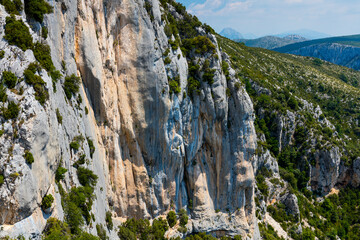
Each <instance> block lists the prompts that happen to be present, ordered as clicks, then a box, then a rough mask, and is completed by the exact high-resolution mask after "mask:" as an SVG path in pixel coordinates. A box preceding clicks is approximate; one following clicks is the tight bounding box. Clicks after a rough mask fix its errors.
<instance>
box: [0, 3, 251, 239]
mask: <svg viewBox="0 0 360 240" xmlns="http://www.w3.org/2000/svg"><path fill="white" fill-rule="evenodd" d="M51 4H53V7H54V11H53V13H52V14H48V15H46V16H45V20H44V25H45V26H46V27H47V28H48V37H47V39H46V40H41V37H40V34H39V33H40V29H41V26H40V25H39V23H36V22H31V23H30V24H31V26H32V27H31V30H30V32H31V34H32V36H33V39H34V42H35V41H36V40H38V41H45V42H46V43H47V44H49V46H50V48H51V57H52V60H53V62H54V65H55V67H56V68H57V69H62V68H63V70H62V74H63V75H64V76H68V75H71V74H76V75H78V76H81V80H82V85H81V90H80V96H81V99H83V101H78V99H79V97H78V98H77V100H76V99H75V98H72V99H71V100H70V101H68V100H67V99H66V97H65V94H64V91H63V88H62V83H63V82H64V79H63V78H62V79H61V80H60V81H59V82H57V83H55V85H54V86H55V87H56V89H57V90H56V92H55V91H54V86H53V85H52V81H51V78H50V77H49V76H48V75H47V73H46V71H45V70H41V71H40V72H39V74H40V75H41V76H42V78H43V80H44V81H45V82H46V89H47V90H48V92H49V95H50V96H49V100H48V101H47V102H46V103H45V104H44V105H41V104H39V102H38V101H36V100H35V97H34V90H33V88H32V87H31V86H29V85H28V84H26V83H25V82H21V83H19V84H18V85H17V86H16V88H15V89H16V90H20V89H23V93H22V94H19V93H18V92H17V91H13V92H11V91H10V90H8V91H7V94H8V98H9V99H11V100H12V101H15V102H16V103H18V104H19V106H20V107H21V113H20V115H19V117H17V119H14V120H13V121H12V123H11V122H5V120H2V122H3V123H4V124H3V125H2V127H1V129H2V130H4V135H2V136H1V138H0V141H1V143H2V144H1V158H0V159H1V164H0V165H1V172H2V173H4V179H5V184H3V185H2V186H1V188H0V193H1V194H0V197H1V201H0V205H1V208H0V209H1V210H0V212H1V213H0V221H1V224H2V226H3V230H4V231H2V232H1V233H0V234H2V235H7V234H9V235H11V236H17V235H19V234H23V235H24V236H25V237H28V236H30V235H32V236H35V237H36V236H39V235H40V233H41V231H42V229H43V227H44V225H45V222H46V219H47V218H48V217H49V215H44V214H42V213H41V209H40V204H41V199H42V198H43V197H44V196H45V195H46V194H48V193H52V194H53V195H54V196H55V208H54V210H53V211H52V213H51V216H55V217H58V218H60V219H62V218H63V209H62V207H61V204H60V202H61V197H60V195H59V189H58V187H57V186H56V184H55V180H54V175H55V171H56V169H57V168H58V166H59V164H60V166H62V167H65V168H66V169H67V170H68V172H67V173H66V174H65V180H64V181H62V183H61V184H62V186H63V187H64V188H65V190H66V189H67V190H69V189H70V188H71V187H72V186H76V185H79V182H78V179H77V177H76V169H75V168H74V167H73V164H74V163H75V162H76V161H77V160H78V159H79V157H80V156H81V155H83V154H85V155H86V158H87V159H89V161H88V163H87V164H86V166H87V167H88V168H89V169H92V170H93V171H94V173H96V174H97V175H98V177H99V181H98V184H97V185H96V188H95V195H96V200H95V202H94V205H93V209H92V212H93V213H94V214H95V220H94V224H93V227H88V231H90V232H92V233H94V234H95V228H94V226H95V224H97V223H99V224H102V223H104V219H105V212H106V211H108V210H109V209H110V211H111V212H112V216H113V218H114V219H115V220H116V219H118V220H119V221H118V222H117V223H120V222H121V220H122V219H126V218H130V217H136V218H150V219H151V218H155V217H157V216H161V215H165V214H166V213H167V212H168V211H169V210H179V209H181V208H185V209H186V210H187V211H188V214H189V215H190V218H191V221H190V222H189V224H188V229H189V232H191V231H194V232H199V231H205V232H212V233H214V234H216V233H219V234H220V233H227V234H230V235H235V234H240V235H242V236H253V235H254V232H255V229H256V228H257V224H256V220H255V206H254V196H253V194H254V170H253V167H252V162H253V161H254V158H253V157H254V153H255V148H256V134H255V129H254V125H253V121H254V113H253V106H252V102H251V100H250V98H249V96H248V94H247V93H246V91H245V90H244V88H243V87H238V86H237V85H236V87H235V84H236V83H237V82H239V80H238V79H237V78H236V76H235V72H234V70H232V69H231V68H229V69H224V70H226V71H228V73H227V74H226V76H225V74H224V72H223V68H222V62H228V63H230V62H229V59H228V57H227V56H226V54H224V53H222V52H221V50H220V49H219V48H218V46H217V40H216V38H215V36H214V35H212V34H211V33H209V32H208V33H207V32H206V31H205V29H204V28H203V27H201V26H200V27H198V28H197V29H196V31H197V32H198V35H199V36H205V37H207V38H208V39H210V40H211V44H213V45H214V46H215V49H214V51H213V52H204V53H201V54H199V53H197V52H195V51H192V52H190V53H188V56H191V58H190V57H187V56H185V54H183V53H182V51H181V50H180V47H177V48H176V47H175V48H174V47H172V46H171V45H170V42H169V40H172V39H171V36H170V38H169V37H168V36H167V35H166V34H165V31H164V28H165V27H166V24H167V21H165V20H164V19H163V17H164V16H165V10H164V6H162V5H161V4H160V3H159V2H158V1H157V0H153V1H151V2H144V1H142V0H139V1H133V0H124V1H102V0H98V1H75V0H64V1H54V2H51ZM146 4H150V6H151V8H150V9H146V8H145V7H146V6H145V5H146ZM166 4H167V3H166ZM166 8H169V11H170V13H171V14H172V15H173V16H174V17H175V18H177V19H182V18H183V16H182V15H181V14H179V13H177V12H176V10H175V8H174V7H173V6H172V5H170V4H168V6H166ZM0 10H1V12H0V13H1V16H0V17H1V19H0V20H1V25H2V26H4V25H5V18H6V16H8V14H7V13H6V12H5V10H4V8H3V6H1V5H0ZM147 10H149V11H147ZM18 18H22V19H23V20H24V22H25V23H26V22H27V21H26V16H25V13H24V12H22V15H21V16H19V17H18ZM3 36H4V32H1V38H2V37H3ZM175 37H176V36H175ZM172 38H174V36H172ZM0 46H1V49H4V50H5V57H4V58H3V59H2V60H1V65H0V69H1V71H5V70H7V71H11V72H14V73H16V76H17V77H19V78H22V77H23V72H24V70H25V69H26V68H27V67H28V65H29V63H30V62H34V61H35V58H34V55H33V52H32V51H31V50H27V51H25V52H22V51H21V50H20V49H19V48H17V47H15V46H10V45H9V44H8V43H7V41H5V40H4V39H3V38H2V40H1V42H0ZM168 49H169V50H170V51H169V50H168ZM166 51H169V52H168V55H167V58H169V59H170V62H167V61H168V59H166V61H165V57H163V56H164V53H165V52H166ZM189 61H190V62H191V61H193V62H196V63H197V64H198V65H200V66H202V67H203V66H204V65H208V66H207V68H209V69H212V73H213V81H212V83H211V84H209V83H208V82H205V81H201V86H200V87H199V89H198V91H196V92H195V93H194V94H193V93H191V92H189V91H188V81H187V79H188V74H189V70H188V68H189V66H188V62H189ZM64 66H65V67H64ZM199 74H200V75H202V74H203V73H201V72H200V73H199ZM175 78H177V79H178V83H179V87H180V88H181V91H178V92H177V93H175V92H172V90H171V86H169V82H171V79H175ZM5 105H6V103H5ZM85 108H87V109H89V110H90V111H89V113H88V114H86V112H87V110H85ZM57 111H59V112H60V114H61V115H62V123H61V124H60V123H59V122H58V119H57ZM14 131H17V132H18V134H17V136H16V137H15V136H14V135H13V134H14ZM77 136H82V137H83V138H90V139H92V140H93V142H94V146H95V149H96V151H95V153H94V155H93V157H91V154H90V150H89V144H88V143H87V141H82V144H81V148H80V149H79V150H78V151H76V150H74V149H72V148H71V147H70V146H69V144H70V143H71V142H72V141H73V139H75V138H76V137H77ZM76 139H77V138H76ZM80 139H81V138H80ZM10 149H11V150H10ZM25 150H29V151H31V152H32V153H33V155H34V158H35V162H34V163H33V164H31V165H29V164H26V163H25V159H24V157H23V155H24V151H25ZM14 174H15V175H16V177H12V176H15V175H14ZM110 234H112V235H111V236H112V238H115V237H116V235H115V234H116V233H115V232H113V233H110ZM175 234H180V233H175Z"/></svg>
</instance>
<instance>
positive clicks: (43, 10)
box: [24, 0, 53, 23]
mask: <svg viewBox="0 0 360 240" xmlns="http://www.w3.org/2000/svg"><path fill="white" fill-rule="evenodd" d="M24 3H25V13H26V15H27V16H28V17H29V18H33V19H34V20H36V21H38V22H40V23H42V22H43V20H44V15H45V14H48V13H52V12H53V7H52V6H51V5H50V4H48V3H47V2H46V1H45V0H25V1H24Z"/></svg>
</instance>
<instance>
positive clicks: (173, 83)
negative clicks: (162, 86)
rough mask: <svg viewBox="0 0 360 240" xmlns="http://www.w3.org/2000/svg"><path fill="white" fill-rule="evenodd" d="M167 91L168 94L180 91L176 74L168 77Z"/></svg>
mask: <svg viewBox="0 0 360 240" xmlns="http://www.w3.org/2000/svg"><path fill="white" fill-rule="evenodd" d="M169 88H170V90H169V92H170V94H172V93H175V94H178V93H180V92H181V87H180V76H176V77H174V78H173V79H169Z"/></svg>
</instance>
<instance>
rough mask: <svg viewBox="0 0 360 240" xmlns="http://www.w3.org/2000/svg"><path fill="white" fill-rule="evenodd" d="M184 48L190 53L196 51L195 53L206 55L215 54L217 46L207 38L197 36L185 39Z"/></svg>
mask: <svg viewBox="0 0 360 240" xmlns="http://www.w3.org/2000/svg"><path fill="white" fill-rule="evenodd" d="M183 46H184V48H185V49H187V52H188V51H192V50H194V51H195V53H197V54H201V55H204V54H205V53H208V52H210V53H215V45H214V44H213V43H212V42H211V41H210V39H209V38H207V37H205V36H197V37H194V38H191V39H185V40H184V41H183Z"/></svg>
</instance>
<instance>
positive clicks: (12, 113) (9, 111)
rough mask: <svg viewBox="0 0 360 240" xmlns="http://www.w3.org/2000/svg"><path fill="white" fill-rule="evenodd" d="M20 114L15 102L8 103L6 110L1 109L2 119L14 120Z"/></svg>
mask: <svg viewBox="0 0 360 240" xmlns="http://www.w3.org/2000/svg"><path fill="white" fill-rule="evenodd" d="M19 113H20V107H19V106H18V105H17V104H16V103H15V102H9V103H8V107H7V108H3V117H4V118H5V119H6V120H9V119H15V118H17V117H18V115H19Z"/></svg>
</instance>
